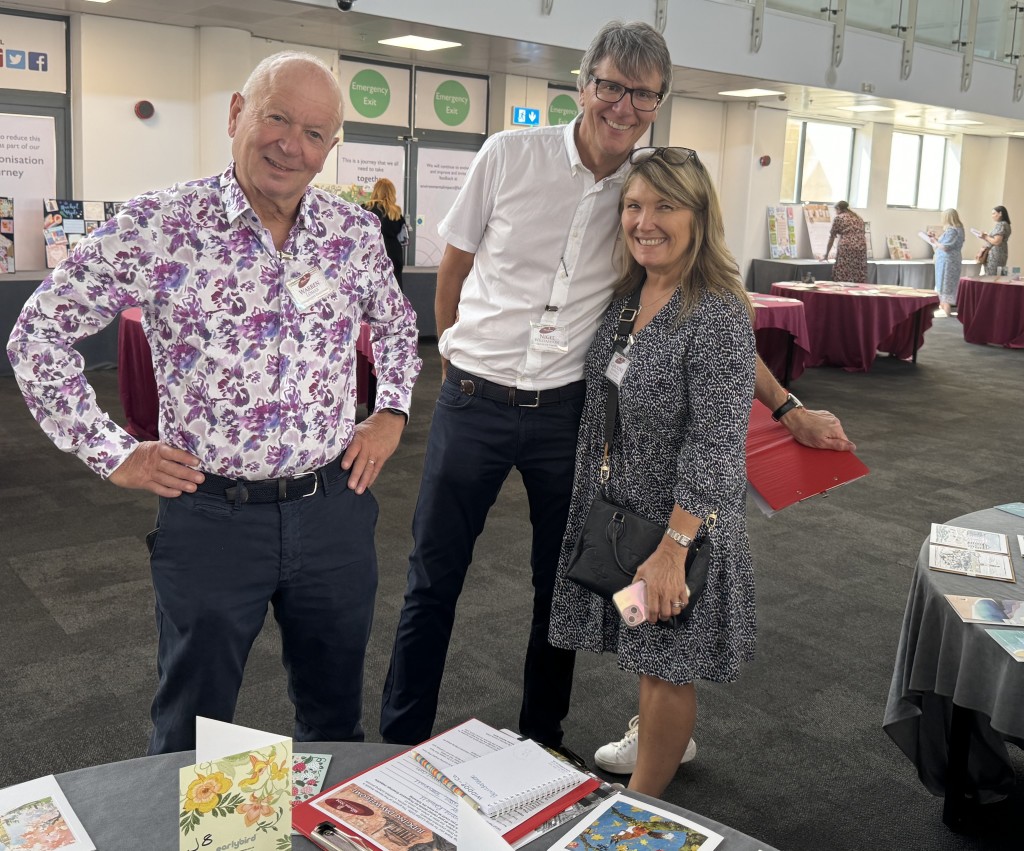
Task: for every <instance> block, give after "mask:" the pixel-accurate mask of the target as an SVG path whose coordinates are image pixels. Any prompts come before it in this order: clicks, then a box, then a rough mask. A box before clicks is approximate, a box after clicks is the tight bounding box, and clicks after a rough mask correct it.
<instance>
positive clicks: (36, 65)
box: [28, 52, 46, 71]
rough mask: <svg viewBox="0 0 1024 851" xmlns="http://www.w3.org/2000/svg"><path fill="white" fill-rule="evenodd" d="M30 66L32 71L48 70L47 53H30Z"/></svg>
mask: <svg viewBox="0 0 1024 851" xmlns="http://www.w3.org/2000/svg"><path fill="white" fill-rule="evenodd" d="M28 67H29V69H30V70H32V71H45V70H46V54H45V53H32V52H30V53H29V54H28Z"/></svg>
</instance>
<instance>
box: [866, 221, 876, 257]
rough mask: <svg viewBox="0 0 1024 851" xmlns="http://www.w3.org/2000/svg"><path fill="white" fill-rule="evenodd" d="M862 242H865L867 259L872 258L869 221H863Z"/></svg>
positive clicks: (872, 250)
mask: <svg viewBox="0 0 1024 851" xmlns="http://www.w3.org/2000/svg"><path fill="white" fill-rule="evenodd" d="M864 242H865V243H866V244H867V248H868V254H867V257H868V260H874V259H875V251H874V249H873V248H872V247H871V222H864Z"/></svg>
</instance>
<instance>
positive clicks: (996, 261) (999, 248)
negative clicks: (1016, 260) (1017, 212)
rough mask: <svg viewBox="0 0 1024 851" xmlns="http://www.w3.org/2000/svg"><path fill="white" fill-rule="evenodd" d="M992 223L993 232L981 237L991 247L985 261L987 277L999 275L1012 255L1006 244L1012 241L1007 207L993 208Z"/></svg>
mask: <svg viewBox="0 0 1024 851" xmlns="http://www.w3.org/2000/svg"><path fill="white" fill-rule="evenodd" d="M992 221H994V222H995V224H994V225H992V230H990V231H989V232H988V233H983V234H982V235H981V238H982V239H983V240H984V241H985V242H987V243H988V244H989V245H990V246H991V248H990V249H989V252H988V258H987V259H986V260H985V274H986V275H998V274H999V270H1000V269H1002V267H1003V266H1005V265H1006V264H1007V261H1008V259H1009V255H1010V250H1009V246H1007V244H1006V243H1007V241H1008V240H1009V239H1010V214H1009V213H1008V212H1006V207H1004V206H1002V205H1001V204H1000V205H999V206H998V207H993V208H992Z"/></svg>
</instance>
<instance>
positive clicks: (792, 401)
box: [772, 393, 804, 422]
mask: <svg viewBox="0 0 1024 851" xmlns="http://www.w3.org/2000/svg"><path fill="white" fill-rule="evenodd" d="M803 406H804V405H803V402H801V401H800V400H799V399H797V398H796V396H794V395H793V394H792V393H789V394H787V396H786V401H785V402H783V403H782V404H781V405H779V407H777V408H776V409H775V410H774V411H772V419H773V420H775V422H779V420H781V419H782V418H783V417H784V416H785V415H786V414H788V413H789V412H790V411H792V410H793V409H794V408H802V407H803Z"/></svg>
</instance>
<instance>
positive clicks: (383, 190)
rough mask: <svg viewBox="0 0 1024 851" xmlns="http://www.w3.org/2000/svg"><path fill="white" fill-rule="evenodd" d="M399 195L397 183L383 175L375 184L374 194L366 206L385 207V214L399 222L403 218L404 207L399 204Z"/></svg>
mask: <svg viewBox="0 0 1024 851" xmlns="http://www.w3.org/2000/svg"><path fill="white" fill-rule="evenodd" d="M397 197H398V196H397V193H396V192H395V184H393V183H392V182H391V181H390V180H388V179H387V178H386V177H382V178H380V179H379V180H378V181H377V182H376V183H375V184H373V194H371V195H370V200H369V201H367V202H366V206H367V207H374V206H376V207H381V208H383V210H384V215H385V216H387V217H388V218H389V219H391V221H393V222H397V221H398V220H399V219H400V218H402V208H401V207H399V206H398V203H397V200H396V199H397Z"/></svg>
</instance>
